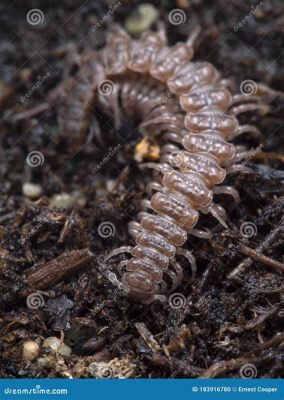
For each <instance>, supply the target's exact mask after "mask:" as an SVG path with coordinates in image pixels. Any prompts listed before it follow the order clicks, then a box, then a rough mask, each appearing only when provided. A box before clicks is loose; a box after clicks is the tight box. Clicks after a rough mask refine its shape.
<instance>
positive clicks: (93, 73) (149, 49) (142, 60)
mask: <svg viewBox="0 0 284 400" xmlns="http://www.w3.org/2000/svg"><path fill="white" fill-rule="evenodd" d="M193 42H194V35H193V36H192V37H190V38H189V40H188V41H187V42H186V43H177V44H176V45H175V46H173V47H169V46H168V45H167V43H166V37H165V34H164V32H163V30H162V29H160V30H158V31H157V32H152V31H147V32H145V33H144V34H143V35H142V36H141V38H140V39H139V40H133V39H131V38H130V37H129V35H128V34H127V33H126V32H125V31H124V30H122V29H121V28H117V30H116V32H115V33H111V34H110V35H109V36H108V40H107V45H106V47H105V48H104V49H103V50H101V51H100V52H97V53H95V54H94V56H93V57H86V58H84V57H82V66H81V72H80V74H79V77H78V79H77V80H76V79H73V81H72V80H71V83H69V85H70V88H69V93H70V95H69V96H68V99H67V101H66V102H65V103H64V104H65V105H64V107H65V108H64V110H63V111H64V116H63V117H61V119H62V121H61V125H62V129H63V130H64V131H65V132H67V133H68V134H69V133H70V132H71V137H72V140H73V139H74V138H75V137H76V135H77V136H80V135H81V136H82V132H83V131H84V129H85V127H86V125H87V121H88V118H89V115H90V106H92V105H95V106H99V107H101V108H102V109H103V110H104V111H105V112H106V113H108V114H109V115H114V116H115V119H116V122H117V124H119V121H120V115H121V114H122V113H123V114H124V115H126V116H127V117H129V118H131V117H135V118H136V119H137V118H138V119H139V121H140V129H141V131H142V132H143V133H144V134H145V135H148V136H150V137H157V138H160V140H161V143H163V147H162V149H161V158H160V161H159V163H148V164H145V166H148V167H150V168H154V169H155V170H157V171H159V172H160V176H161V178H160V180H159V181H157V182H153V183H152V184H150V187H149V190H151V191H154V194H153V195H152V197H151V199H146V200H144V201H143V202H142V210H141V212H140V213H139V215H138V220H139V222H130V224H129V233H130V234H131V236H132V237H134V239H135V241H136V246H135V247H133V248H131V247H127V248H126V247H123V248H121V249H117V250H114V251H113V252H112V253H111V254H110V255H109V256H108V257H107V259H109V258H110V257H113V256H114V255H116V254H118V253H119V252H122V251H130V253H131V254H132V258H130V259H128V260H124V261H122V262H121V263H120V266H119V270H121V271H122V272H121V279H120V280H119V281H118V282H119V283H118V284H119V285H121V287H123V288H124V289H126V290H127V292H128V294H129V296H130V297H132V298H134V299H135V300H138V301H140V302H142V303H150V302H152V301H154V300H155V299H159V298H161V296H163V295H164V293H166V292H167V291H169V288H168V287H167V286H168V284H166V282H169V279H165V277H166V275H168V276H169V277H170V280H171V282H172V285H171V286H172V287H171V290H173V289H174V288H175V287H177V285H179V284H180V282H181V279H182V276H183V273H182V268H181V266H180V265H179V263H178V262H177V261H176V258H175V257H176V255H177V254H180V255H183V256H185V257H187V259H188V260H189V261H190V263H191V265H192V270H193V272H194V270H195V260H194V257H193V256H192V254H191V252H190V251H189V250H185V249H183V248H182V246H183V245H184V244H185V242H186V240H187V237H188V234H194V235H196V236H199V237H208V232H202V231H200V230H198V229H194V227H195V225H196V224H197V221H198V219H199V214H200V212H202V213H205V214H207V213H211V214H212V215H213V216H214V217H215V218H217V219H218V220H219V221H220V222H221V223H223V225H225V226H226V223H225V221H224V219H225V211H224V210H223V208H222V207H221V206H220V205H218V204H215V203H214V201H213V198H214V193H222V192H224V193H226V194H231V195H233V196H234V197H235V199H236V198H237V197H238V194H237V192H236V191H235V190H234V189H233V188H231V187H227V186H218V185H220V184H221V183H222V182H223V181H224V179H225V177H226V173H227V171H228V170H229V169H232V166H233V164H234V163H235V162H236V161H239V160H240V159H242V158H244V157H245V156H246V155H247V152H246V151H244V150H243V149H242V148H239V147H238V146H235V145H233V144H232V143H230V142H229V140H230V139H233V138H234V137H235V136H237V135H238V134H240V133H243V132H249V131H252V132H255V128H254V127H253V126H250V125H245V126H239V124H238V120H237V117H236V115H237V114H239V113H240V112H244V111H247V110H251V109H257V108H260V107H261V105H260V104H259V102H258V99H257V98H256V97H255V96H250V99H248V97H247V96H245V95H238V96H232V95H231V93H230V92H229V90H228V89H227V87H226V81H225V80H222V79H221V78H220V75H219V73H218V72H217V70H216V69H215V68H214V66H213V65H212V64H210V63H209V62H193V61H192V58H193ZM85 70H86V71H88V72H85ZM81 98H83V99H84V100H80V99H81ZM79 101H81V105H83V107H82V106H81V111H80V113H81V114H80V113H78V112H77V111H76V110H77V108H76V106H74V102H75V103H76V102H79ZM76 130H77V131H76ZM76 132H77V133H76ZM216 185H217V186H216Z"/></svg>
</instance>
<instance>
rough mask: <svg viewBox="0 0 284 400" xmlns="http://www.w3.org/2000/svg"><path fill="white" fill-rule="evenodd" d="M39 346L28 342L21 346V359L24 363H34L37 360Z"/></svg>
mask: <svg viewBox="0 0 284 400" xmlns="http://www.w3.org/2000/svg"><path fill="white" fill-rule="evenodd" d="M38 354H39V345H38V344H37V343H36V342H33V341H31V340H29V341H28V342H25V343H24V345H23V359H24V360H26V361H34V360H36V359H37V358H38Z"/></svg>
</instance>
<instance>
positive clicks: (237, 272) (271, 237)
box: [228, 216, 284, 279]
mask: <svg viewBox="0 0 284 400" xmlns="http://www.w3.org/2000/svg"><path fill="white" fill-rule="evenodd" d="M283 230H284V216H283V217H282V218H281V220H280V222H279V224H278V226H276V227H275V228H274V229H273V230H272V231H271V232H270V233H269V234H268V235H267V236H266V237H265V239H264V240H263V242H262V243H261V244H260V245H259V246H258V247H257V248H256V249H255V251H256V253H262V252H263V251H264V250H265V249H267V248H268V247H270V246H271V244H272V243H273V242H274V240H275V239H276V238H277V236H278V235H279V233H280V232H281V231H283ZM252 263H253V260H252V259H251V258H246V259H245V260H243V261H242V262H241V263H240V264H239V265H238V266H237V267H236V268H234V269H233V271H231V272H230V274H229V275H228V278H229V279H237V277H238V275H241V274H242V273H243V272H244V271H245V270H246V268H248V267H250V266H251V265H252Z"/></svg>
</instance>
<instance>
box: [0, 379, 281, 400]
mask: <svg viewBox="0 0 284 400" xmlns="http://www.w3.org/2000/svg"><path fill="white" fill-rule="evenodd" d="M268 398H269V399H271V400H284V380H281V379H157V380H151V379H139V380H138V379H136V380H134V379H133V380H132V379H125V380H114V379H74V380H73V379H2V380H0V399H1V400H33V399H34V400H48V399H49V400H55V399H62V400H69V399H70V400H120V399H121V400H140V399H141V400H142V399H143V400H144V399H145V400H152V399H153V400H159V399H161V400H179V399H182V400H184V399H193V400H194V399H196V400H199V399H208V400H209V399H210V400H215V399H216V400H217V399H218V400H222V399H224V400H225V399H226V400H227V399H230V400H235V399H244V400H245V399H257V400H262V399H263V400H264V399H265V400H266V399H268Z"/></svg>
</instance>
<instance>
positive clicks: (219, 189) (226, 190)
mask: <svg viewBox="0 0 284 400" xmlns="http://www.w3.org/2000/svg"><path fill="white" fill-rule="evenodd" d="M213 193H215V194H221V193H222V194H228V195H230V196H232V197H233V198H234V200H235V203H239V202H240V196H239V192H238V191H237V190H236V189H234V188H233V187H232V186H215V188H214V189H213Z"/></svg>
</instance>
